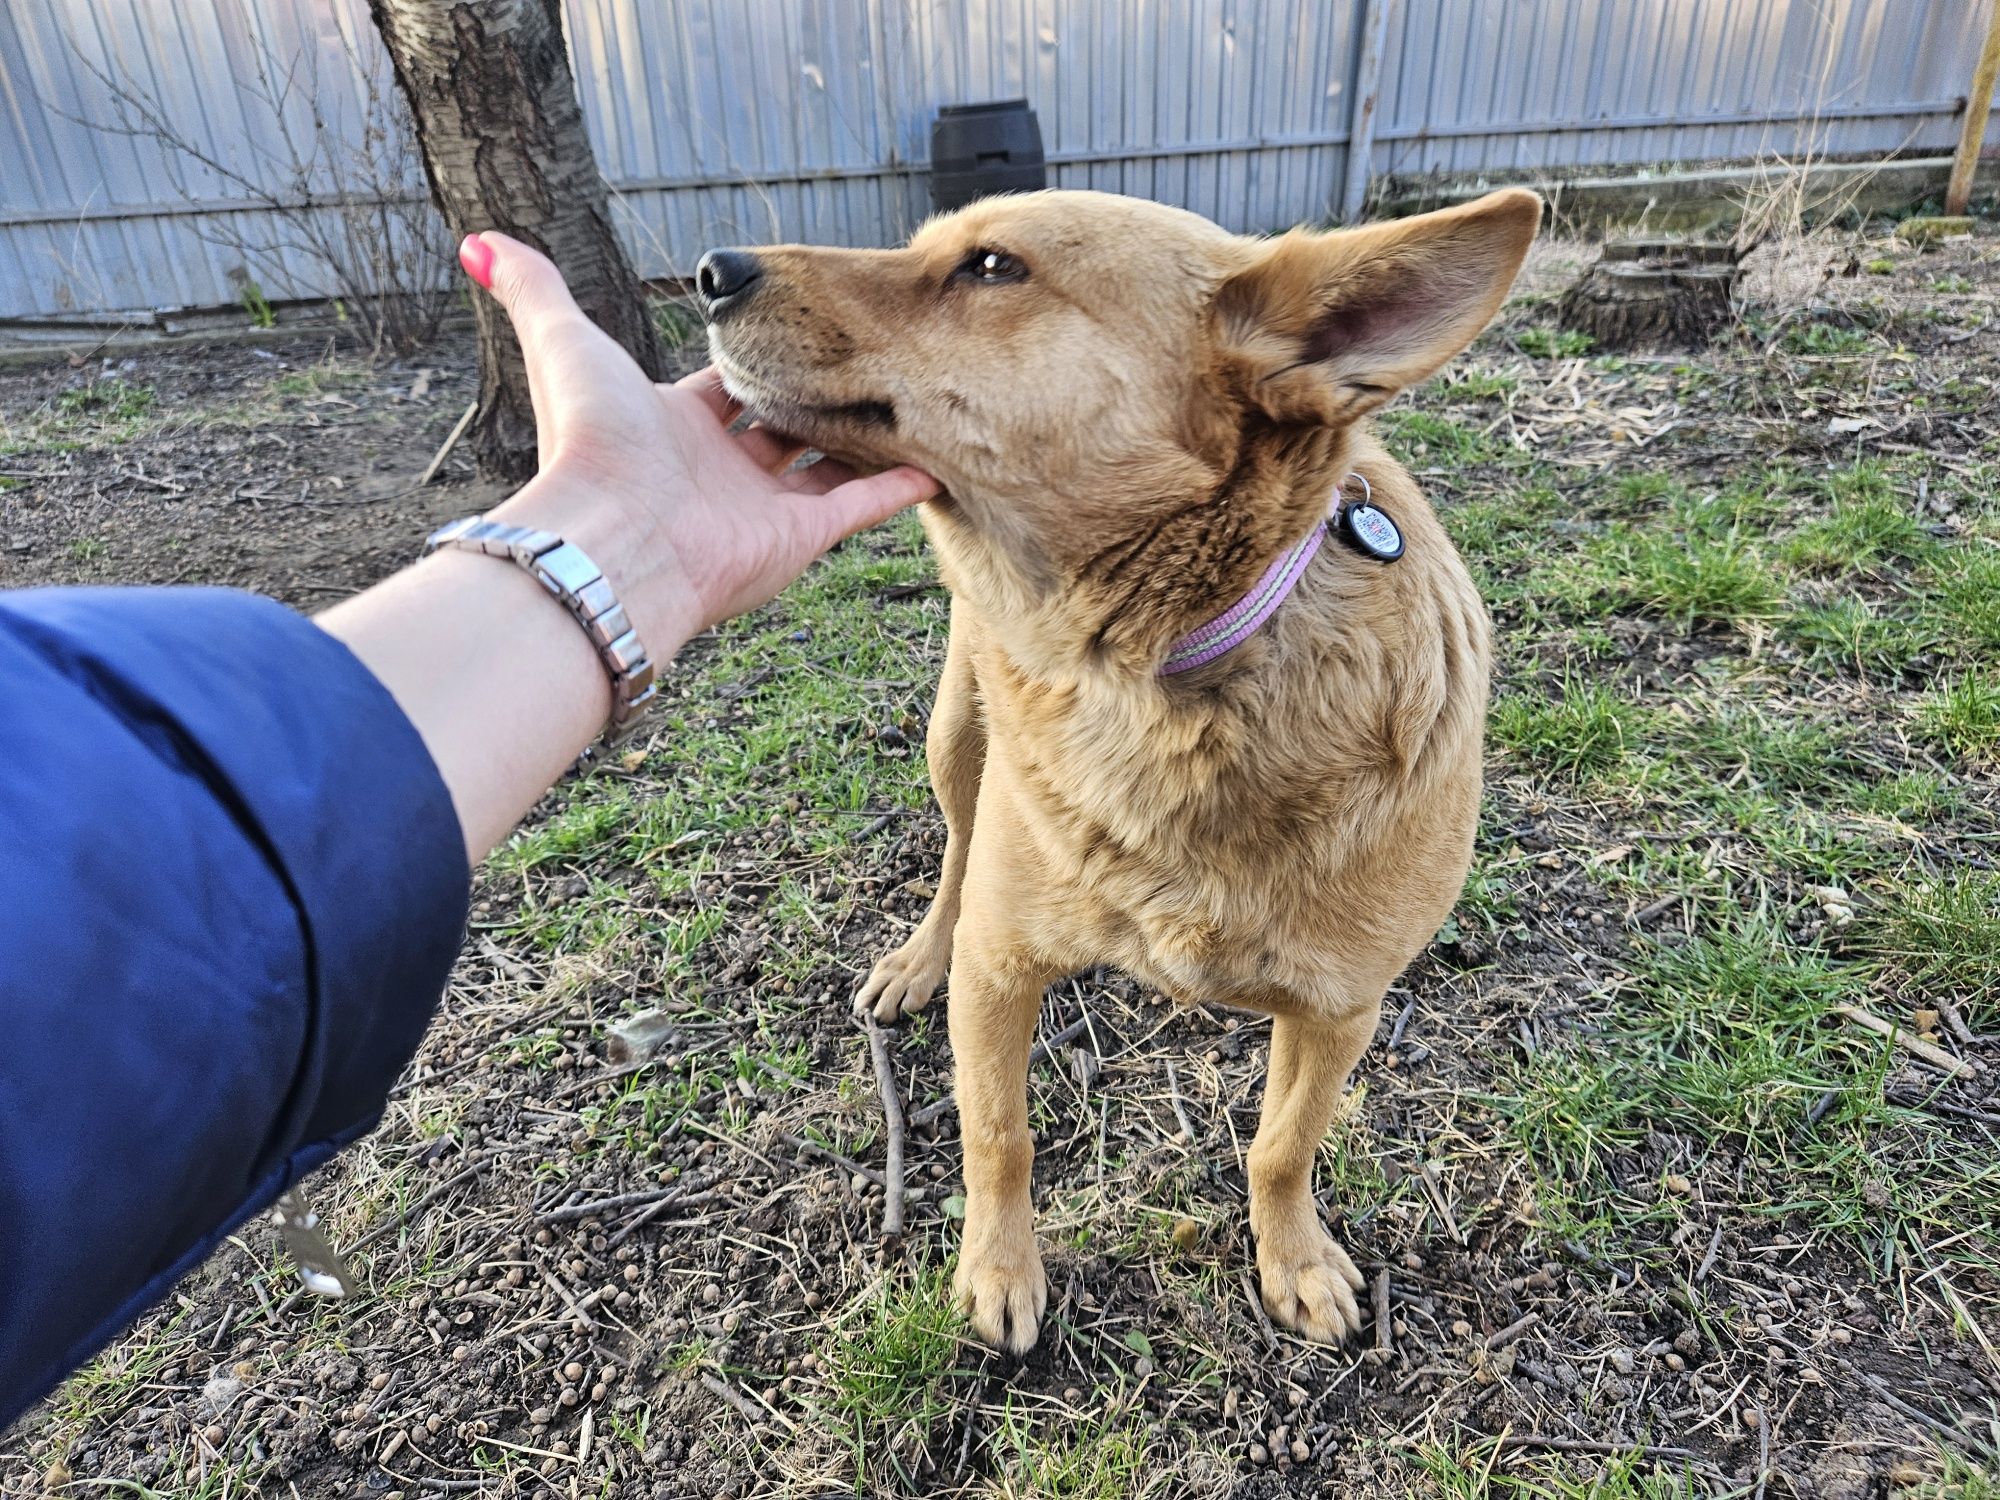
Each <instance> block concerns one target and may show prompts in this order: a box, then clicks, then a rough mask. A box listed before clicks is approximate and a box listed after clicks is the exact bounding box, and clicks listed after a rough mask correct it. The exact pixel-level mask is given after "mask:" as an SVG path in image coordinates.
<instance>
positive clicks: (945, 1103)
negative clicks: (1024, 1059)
mask: <svg viewBox="0 0 2000 1500" xmlns="http://www.w3.org/2000/svg"><path fill="white" fill-rule="evenodd" d="M1083 1028H1084V1022H1083V1020H1082V1019H1081V1018H1079V1019H1077V1020H1074V1021H1072V1022H1070V1023H1069V1025H1067V1026H1065V1027H1063V1029H1062V1030H1061V1031H1058V1032H1057V1033H1056V1034H1055V1035H1054V1036H1052V1037H1050V1038H1049V1039H1048V1040H1047V1041H1045V1042H1037V1043H1035V1047H1034V1050H1033V1051H1032V1052H1030V1053H1029V1054H1028V1066H1029V1067H1030V1068H1033V1067H1034V1065H1035V1064H1036V1063H1038V1062H1042V1061H1044V1060H1046V1059H1047V1057H1048V1056H1049V1054H1050V1053H1052V1052H1054V1051H1055V1050H1056V1048H1058V1047H1063V1046H1067V1045H1068V1044H1069V1043H1071V1042H1073V1041H1075V1040H1076V1039H1077V1038H1078V1037H1080V1036H1082V1035H1083ZM957 1108H958V1100H956V1099H954V1098H953V1097H952V1096H951V1095H950V1094H946V1095H945V1096H944V1097H943V1098H942V1099H933V1100H932V1101H931V1102H930V1103H929V1104H926V1105H925V1106H924V1107H923V1108H922V1109H920V1110H918V1111H917V1112H916V1113H915V1114H913V1115H911V1116H910V1119H909V1123H910V1124H912V1125H928V1124H930V1123H931V1122H932V1121H933V1120H941V1119H943V1118H944V1117H945V1116H946V1115H948V1114H950V1113H951V1112H952V1111H953V1110H955V1109H957Z"/></svg>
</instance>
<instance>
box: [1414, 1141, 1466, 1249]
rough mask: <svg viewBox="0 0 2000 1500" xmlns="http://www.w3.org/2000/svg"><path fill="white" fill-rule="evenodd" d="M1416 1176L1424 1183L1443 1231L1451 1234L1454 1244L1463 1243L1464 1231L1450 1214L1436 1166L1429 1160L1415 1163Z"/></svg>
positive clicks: (1449, 1205) (1449, 1206)
mask: <svg viewBox="0 0 2000 1500" xmlns="http://www.w3.org/2000/svg"><path fill="white" fill-rule="evenodd" d="M1417 1178H1418V1180H1419V1181H1421V1182H1422V1183H1423V1185H1424V1192H1425V1193H1427V1194H1428V1195H1429V1196H1430V1200H1431V1207H1432V1208H1434V1209H1436V1210H1437V1216H1438V1222H1439V1223H1440V1224H1442V1225H1444V1228H1445V1233H1446V1234H1449V1235H1450V1236H1451V1241H1452V1243H1453V1244H1454V1245H1459V1246H1463V1245H1464V1244H1465V1231H1464V1230H1462V1229H1460V1228H1459V1227H1458V1220H1457V1219H1456V1218H1454V1217H1453V1216H1452V1212H1451V1204H1449V1203H1448V1202H1446V1201H1445V1196H1444V1183H1443V1182H1441V1181H1440V1180H1439V1179H1438V1174H1437V1168H1436V1167H1434V1166H1432V1165H1431V1164H1430V1163H1429V1162H1427V1161H1426V1162H1419V1163H1417Z"/></svg>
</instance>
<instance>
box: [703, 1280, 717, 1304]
mask: <svg viewBox="0 0 2000 1500" xmlns="http://www.w3.org/2000/svg"><path fill="white" fill-rule="evenodd" d="M721 1300H722V1288H721V1287H719V1286H717V1285H716V1284H715V1283H714V1282H712V1281H710V1282H705V1283H703V1285H702V1289H701V1305H702V1306H703V1307H713V1306H715V1304H716V1303H718V1302H720V1301H721Z"/></svg>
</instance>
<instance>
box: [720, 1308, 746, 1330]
mask: <svg viewBox="0 0 2000 1500" xmlns="http://www.w3.org/2000/svg"><path fill="white" fill-rule="evenodd" d="M742 1326H743V1314H741V1313H739V1312H726V1313H724V1314H723V1315H722V1331H723V1332H724V1333H734V1332H736V1330H737V1329H738V1328H741V1327H742Z"/></svg>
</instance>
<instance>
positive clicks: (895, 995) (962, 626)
mask: <svg viewBox="0 0 2000 1500" xmlns="http://www.w3.org/2000/svg"><path fill="white" fill-rule="evenodd" d="M971 633H972V627H971V624H970V622H969V621H967V620H965V619H964V618H963V616H962V614H961V612H960V611H958V610H957V609H954V610H953V618H952V628H951V638H950V640H949V641H948V642H947V643H946V645H945V653H944V670H943V672H942V673H941V674H939V677H938V692H937V702H936V704H935V705H934V706H933V707H932V709H931V726H930V733H929V735H928V736H927V737H926V739H925V741H924V755H925V757H926V758H927V759H928V760H929V762H930V773H931V789H932V790H933V791H934V792H936V793H937V799H938V805H939V806H940V807H942V808H943V809H944V827H945V842H944V869H943V871H942V872H941V873H940V874H939V876H938V884H937V895H936V897H934V898H933V899H932V901H931V909H930V910H929V911H928V912H926V913H925V914H924V919H923V921H922V922H921V923H919V924H918V926H917V930H916V931H915V932H913V933H911V934H910V938H909V941H908V942H906V943H904V944H903V946H902V947H900V948H898V949H896V951H895V952H893V953H888V954H885V955H883V957H882V958H881V959H880V960H878V961H877V962H876V965H875V970H874V972H873V973H871V974H870V975H869V976H868V982H867V983H866V984H864V985H863V986H862V987H861V990H860V992H859V993H858V994H857V995H856V996H855V997H854V1000H855V1004H856V1006H869V1005H872V1006H873V1007H874V1008H875V1019H876V1020H878V1021H893V1020H895V1019H896V1018H897V1017H898V1016H901V1015H905V1014H908V1013H910V1012H912V1011H919V1010H922V1009H923V1008H924V1007H925V1006H926V1005H928V1004H930V999H931V993H932V992H933V991H934V990H936V988H937V987H938V983H939V981H941V980H942V979H943V978H944V972H945V969H946V968H947V967H948V966H949V965H950V963H951V936H952V930H953V929H954V928H955V927H956V926H957V925H958V903H959V895H960V893H961V892H962V891H963V889H964V886H965V860H966V855H967V853H968V852H969V851H970V850H971V847H972V814H973V809H974V807H975V806H977V804H978V802H979V781H980V777H981V775H982V774H983V773H984V771H985V768H986V720H985V716H984V713H983V712H982V710H981V708H980V705H979V692H978V687H977V684H976V683H975V681H974V679H973V672H972V648H971V644H970V640H969V637H970V636H971Z"/></svg>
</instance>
